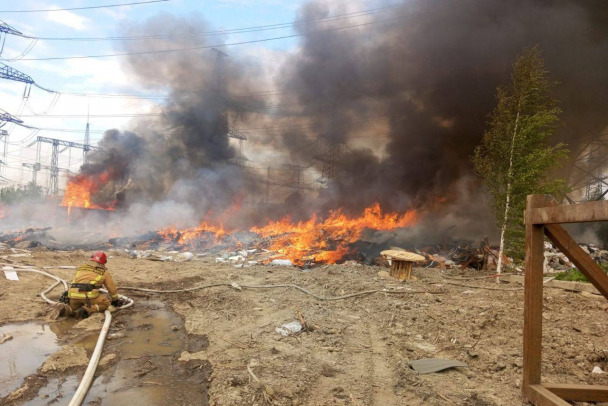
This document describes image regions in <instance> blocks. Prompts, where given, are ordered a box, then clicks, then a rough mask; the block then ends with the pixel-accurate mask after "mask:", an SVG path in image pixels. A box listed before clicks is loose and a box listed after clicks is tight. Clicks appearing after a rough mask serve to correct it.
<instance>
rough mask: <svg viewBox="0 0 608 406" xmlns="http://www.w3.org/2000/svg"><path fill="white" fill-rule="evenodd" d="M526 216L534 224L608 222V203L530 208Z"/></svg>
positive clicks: (598, 202) (602, 201) (604, 201)
mask: <svg viewBox="0 0 608 406" xmlns="http://www.w3.org/2000/svg"><path fill="white" fill-rule="evenodd" d="M534 196H538V195H534ZM526 216H527V217H529V219H530V221H531V222H532V224H561V223H586V222H590V221H608V201H606V200H601V201H597V202H585V203H578V204H571V205H566V206H553V207H539V208H528V210H527V211H526Z"/></svg>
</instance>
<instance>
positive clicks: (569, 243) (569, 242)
mask: <svg viewBox="0 0 608 406" xmlns="http://www.w3.org/2000/svg"><path fill="white" fill-rule="evenodd" d="M606 203H608V202H606ZM545 233H546V234H547V237H549V239H550V240H551V241H552V242H553V244H555V246H556V247H557V248H559V250H560V251H561V252H563V253H564V254H565V255H566V256H567V257H568V258H569V259H570V261H572V263H573V264H574V265H576V267H577V268H578V269H579V270H580V271H581V272H582V274H583V275H585V276H586V277H587V279H589V282H591V283H592V284H593V286H595V288H596V289H597V290H598V291H599V292H600V293H601V294H602V295H604V297H605V298H606V299H608V275H606V272H604V270H603V269H602V268H600V266H599V265H598V264H596V263H595V261H594V260H593V259H592V258H591V257H590V256H589V254H587V253H586V252H585V251H583V249H582V248H581V247H580V246H579V245H578V243H577V242H576V241H574V239H573V238H572V237H570V235H569V234H568V233H567V232H566V230H564V228H563V227H562V226H560V225H558V224H547V225H546V227H545Z"/></svg>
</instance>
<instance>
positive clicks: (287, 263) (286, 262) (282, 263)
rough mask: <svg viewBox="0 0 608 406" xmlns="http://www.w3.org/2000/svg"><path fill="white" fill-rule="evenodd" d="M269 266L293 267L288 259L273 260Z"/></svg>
mask: <svg viewBox="0 0 608 406" xmlns="http://www.w3.org/2000/svg"><path fill="white" fill-rule="evenodd" d="M270 265H277V266H293V263H292V262H291V261H290V260H288V259H273V260H272V262H271V263H270Z"/></svg>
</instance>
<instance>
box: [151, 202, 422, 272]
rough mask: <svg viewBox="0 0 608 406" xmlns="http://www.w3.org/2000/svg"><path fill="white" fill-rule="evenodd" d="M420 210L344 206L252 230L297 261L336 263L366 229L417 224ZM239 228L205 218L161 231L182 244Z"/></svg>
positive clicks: (219, 237) (165, 236) (221, 235)
mask: <svg viewBox="0 0 608 406" xmlns="http://www.w3.org/2000/svg"><path fill="white" fill-rule="evenodd" d="M417 219H418V214H417V213H416V211H415V210H411V211H407V212H405V213H403V214H399V213H383V212H382V210H381V208H380V205H379V204H377V203H376V204H374V205H373V206H372V207H368V208H367V209H365V211H364V212H363V214H362V215H361V216H358V217H349V216H346V215H345V214H343V213H342V211H341V210H339V209H338V210H335V211H332V212H330V214H329V216H328V217H327V218H326V219H325V220H319V219H318V218H317V216H314V215H313V216H312V218H311V219H310V220H308V221H300V222H298V223H294V222H292V221H291V219H290V218H289V217H287V218H283V219H282V220H279V221H273V222H270V223H268V224H267V225H266V226H264V227H253V228H251V229H250V230H249V231H251V232H254V233H256V234H259V235H260V236H262V237H264V238H266V237H269V238H271V239H272V244H271V246H270V247H269V249H270V250H272V251H275V252H278V253H279V254H281V256H282V257H284V258H287V259H290V260H291V261H292V262H293V263H302V262H304V261H307V260H314V261H315V262H325V263H335V262H337V261H340V260H341V259H343V258H344V257H345V256H346V255H348V254H351V253H352V252H351V248H350V244H352V243H354V242H356V241H357V240H358V239H359V238H360V236H361V232H362V231H363V230H364V229H366V228H369V229H374V230H392V229H395V228H403V227H409V226H412V225H414V224H415V223H416V222H417ZM232 231H236V230H226V229H225V228H224V226H223V225H222V224H221V223H220V225H219V226H218V225H213V224H211V223H210V222H207V221H203V222H202V223H201V224H200V225H199V226H198V227H192V228H188V229H184V230H178V229H177V228H175V227H169V228H166V229H164V230H161V231H160V232H159V233H158V234H159V235H160V236H161V237H163V238H164V239H169V240H172V241H177V242H178V243H180V244H189V243H193V242H195V240H196V239H198V238H200V236H201V234H203V233H210V234H214V235H215V239H214V243H215V244H219V243H220V242H222V240H223V238H224V237H225V236H226V235H227V234H229V233H231V232H232Z"/></svg>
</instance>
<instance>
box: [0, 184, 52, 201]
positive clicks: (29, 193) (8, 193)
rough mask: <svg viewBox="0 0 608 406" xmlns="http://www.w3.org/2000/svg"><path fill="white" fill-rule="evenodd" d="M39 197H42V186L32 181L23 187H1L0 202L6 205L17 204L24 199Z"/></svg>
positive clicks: (37, 198) (36, 198)
mask: <svg viewBox="0 0 608 406" xmlns="http://www.w3.org/2000/svg"><path fill="white" fill-rule="evenodd" d="M39 199H42V188H41V187H40V186H36V185H34V184H33V183H31V182H30V183H28V184H27V186H25V187H21V188H17V187H14V186H11V187H5V188H2V189H0V203H4V204H6V205H11V204H17V203H20V202H22V201H24V200H39Z"/></svg>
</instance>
